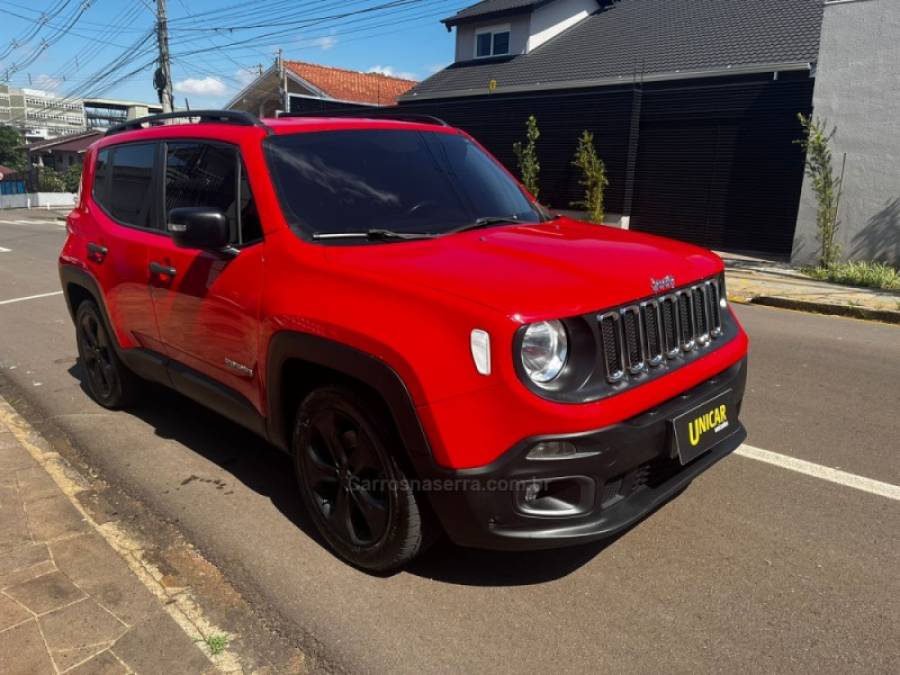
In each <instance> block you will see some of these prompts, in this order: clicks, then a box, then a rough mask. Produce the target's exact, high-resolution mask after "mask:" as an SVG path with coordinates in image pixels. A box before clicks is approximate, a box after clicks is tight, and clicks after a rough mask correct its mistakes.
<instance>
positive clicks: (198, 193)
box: [165, 141, 262, 245]
mask: <svg viewBox="0 0 900 675" xmlns="http://www.w3.org/2000/svg"><path fill="white" fill-rule="evenodd" d="M244 173H245V172H244V171H243V166H242V162H241V160H240V155H239V153H238V152H237V150H236V149H235V148H233V147H230V146H227V145H224V144H218V143H203V142H198V141H174V142H169V143H167V144H166V175H165V213H166V214H168V213H169V211H171V210H172V209H176V208H181V207H191V206H196V207H210V208H215V209H219V210H221V211H222V212H223V213H224V214H225V217H226V218H227V219H228V223H229V227H230V230H231V241H232V242H233V243H234V244H236V245H241V244H250V243H253V242H254V241H259V240H260V239H262V230H261V228H260V225H259V218H258V215H257V213H256V208H255V205H254V203H253V195H252V194H251V193H250V186H249V184H248V182H247V180H246V177H245V176H244V175H243V174H244Z"/></svg>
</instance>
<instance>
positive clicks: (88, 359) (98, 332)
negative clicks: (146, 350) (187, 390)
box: [75, 300, 141, 410]
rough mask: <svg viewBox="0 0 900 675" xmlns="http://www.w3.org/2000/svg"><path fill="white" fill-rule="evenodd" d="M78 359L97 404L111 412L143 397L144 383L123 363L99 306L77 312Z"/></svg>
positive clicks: (87, 303)
mask: <svg viewBox="0 0 900 675" xmlns="http://www.w3.org/2000/svg"><path fill="white" fill-rule="evenodd" d="M75 340H76V342H77V344H78V359H79V360H80V361H81V365H82V366H83V367H84V371H85V377H84V385H85V387H86V388H87V390H88V393H89V394H90V395H91V398H93V399H94V400H95V401H96V402H97V403H99V404H100V405H102V406H103V407H104V408H109V409H110V410H118V409H121V408H126V407H128V406H130V405H132V404H133V403H134V402H135V401H137V399H138V398H139V395H140V389H141V380H140V378H139V377H138V376H137V375H135V374H134V373H132V372H131V371H130V370H128V368H127V367H126V366H125V364H124V363H122V361H121V360H120V359H119V356H118V354H117V353H116V349H115V342H114V340H115V338H114V337H113V336H112V335H110V334H109V332H108V331H107V330H106V323H105V322H104V320H103V316H102V315H101V313H100V309H99V308H98V307H97V305H96V303H94V302H93V301H91V300H85V301H84V302H82V303H81V304H80V305H78V311H77V312H75Z"/></svg>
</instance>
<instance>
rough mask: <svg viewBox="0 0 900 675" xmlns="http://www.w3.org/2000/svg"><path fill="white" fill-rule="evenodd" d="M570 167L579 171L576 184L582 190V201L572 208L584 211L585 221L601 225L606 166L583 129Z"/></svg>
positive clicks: (592, 135) (607, 183) (591, 139)
mask: <svg viewBox="0 0 900 675" xmlns="http://www.w3.org/2000/svg"><path fill="white" fill-rule="evenodd" d="M572 165H573V166H576V167H578V168H579V169H581V179H580V180H579V181H578V184H579V185H581V186H582V187H583V188H584V199H582V200H580V201H576V202H572V204H571V205H572V206H577V207H581V208H583V209H585V210H586V211H587V212H588V215H587V219H588V221H589V222H591V223H598V224H599V223H602V222H603V218H604V216H605V215H606V214H605V213H604V211H603V193H604V191H605V190H606V186H607V185H609V180H608V179H607V178H606V164H604V163H603V160H602V159H600V157H599V155H597V148H595V147H594V134H592V133H591V132H590V131H588V130H587V129H585V130H584V131H583V132H581V137H580V138H579V139H578V148H577V149H576V150H575V159H574V160H572Z"/></svg>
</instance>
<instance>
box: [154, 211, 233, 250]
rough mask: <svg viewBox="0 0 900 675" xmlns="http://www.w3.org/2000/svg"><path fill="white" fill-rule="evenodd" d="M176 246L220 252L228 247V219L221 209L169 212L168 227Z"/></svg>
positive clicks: (229, 235)
mask: <svg viewBox="0 0 900 675" xmlns="http://www.w3.org/2000/svg"><path fill="white" fill-rule="evenodd" d="M166 227H167V229H168V230H169V233H170V234H171V235H172V240H173V241H174V242H175V245H176V246H178V247H180V248H202V249H211V250H215V251H219V250H221V249H224V248H226V247H227V246H228V244H229V241H230V239H231V232H230V230H229V227H228V218H226V217H225V214H224V213H223V212H222V211H221V210H219V209H213V208H208V207H205V206H187V207H183V208H180V209H172V210H171V211H169V219H168V225H167V226H166Z"/></svg>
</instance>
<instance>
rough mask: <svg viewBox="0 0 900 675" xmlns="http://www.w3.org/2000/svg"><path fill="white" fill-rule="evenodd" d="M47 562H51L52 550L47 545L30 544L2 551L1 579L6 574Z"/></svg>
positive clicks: (0, 561)
mask: <svg viewBox="0 0 900 675" xmlns="http://www.w3.org/2000/svg"><path fill="white" fill-rule="evenodd" d="M45 560H50V550H49V549H48V548H47V545H46V544H32V543H30V542H29V543H27V544H24V545H22V546H16V547H15V548H9V549H0V578H2V577H3V575H5V574H9V573H10V572H15V571H16V570H20V569H24V568H26V567H31V566H32V565H37V564H38V563H39V562H43V561H45ZM0 587H2V585H0Z"/></svg>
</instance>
